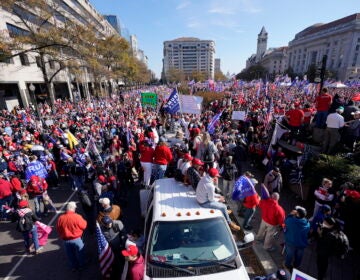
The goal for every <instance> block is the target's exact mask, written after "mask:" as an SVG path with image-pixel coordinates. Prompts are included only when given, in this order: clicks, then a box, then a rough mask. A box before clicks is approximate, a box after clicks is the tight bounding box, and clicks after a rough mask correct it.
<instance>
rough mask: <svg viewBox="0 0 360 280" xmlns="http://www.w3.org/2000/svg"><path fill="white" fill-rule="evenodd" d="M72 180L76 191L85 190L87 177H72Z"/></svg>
mask: <svg viewBox="0 0 360 280" xmlns="http://www.w3.org/2000/svg"><path fill="white" fill-rule="evenodd" d="M70 178H71V179H72V186H73V188H74V189H77V190H78V191H81V190H83V189H84V185H85V176H83V175H81V176H77V175H71V176H70Z"/></svg>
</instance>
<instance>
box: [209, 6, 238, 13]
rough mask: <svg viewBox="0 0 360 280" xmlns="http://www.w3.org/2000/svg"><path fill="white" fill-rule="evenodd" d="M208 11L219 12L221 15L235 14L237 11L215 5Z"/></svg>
mask: <svg viewBox="0 0 360 280" xmlns="http://www.w3.org/2000/svg"><path fill="white" fill-rule="evenodd" d="M208 13H210V14H219V15H234V14H235V11H233V10H231V9H230V8H227V7H213V8H211V9H210V10H208Z"/></svg>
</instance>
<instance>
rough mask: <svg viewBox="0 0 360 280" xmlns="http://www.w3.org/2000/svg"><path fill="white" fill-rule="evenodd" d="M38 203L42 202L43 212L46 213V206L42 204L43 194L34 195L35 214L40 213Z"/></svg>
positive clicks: (38, 214)
mask: <svg viewBox="0 0 360 280" xmlns="http://www.w3.org/2000/svg"><path fill="white" fill-rule="evenodd" d="M40 203H42V204H43V205H44V213H47V211H48V209H47V208H46V206H45V204H44V199H43V196H42V195H37V196H35V197H34V204H35V213H36V215H37V216H40V215H41V214H42V212H41V206H40Z"/></svg>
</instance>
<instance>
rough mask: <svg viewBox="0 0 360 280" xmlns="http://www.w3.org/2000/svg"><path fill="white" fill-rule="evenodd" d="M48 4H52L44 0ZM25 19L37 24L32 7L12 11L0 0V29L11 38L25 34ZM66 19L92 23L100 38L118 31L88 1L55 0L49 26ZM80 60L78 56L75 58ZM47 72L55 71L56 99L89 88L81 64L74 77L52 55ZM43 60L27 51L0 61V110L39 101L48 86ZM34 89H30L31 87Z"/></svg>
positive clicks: (87, 92)
mask: <svg viewBox="0 0 360 280" xmlns="http://www.w3.org/2000/svg"><path fill="white" fill-rule="evenodd" d="M47 3H49V5H52V4H53V3H55V2H54V1H53V0H47ZM16 14H17V15H20V16H21V17H22V18H24V19H26V20H27V21H28V22H29V23H30V24H32V25H34V26H37V25H38V24H39V22H41V21H39V18H38V15H37V13H36V12H35V11H33V9H31V7H28V6H26V3H25V2H24V5H15V6H14V9H13V10H12V11H9V10H5V9H4V8H3V7H2V5H1V1H0V30H2V31H3V32H5V33H6V36H7V37H8V38H9V40H11V35H14V34H20V33H21V34H24V33H25V34H26V32H28V31H26V29H25V27H24V26H22V25H21V22H20V20H19V17H18V16H16ZM67 21H71V22H75V23H78V24H79V25H86V26H89V25H92V26H94V28H95V29H96V31H97V33H98V35H99V37H101V36H102V37H107V36H110V35H114V34H118V33H117V31H116V30H115V29H114V28H113V27H112V26H111V25H110V23H109V22H108V21H106V20H105V19H104V17H103V16H102V15H100V14H99V13H98V12H97V10H96V9H95V8H94V7H93V6H92V5H91V4H90V1H88V0H56V10H55V9H54V10H53V18H51V20H49V21H48V22H46V24H50V25H52V26H54V25H55V26H60V25H64V24H65V23H66V22H67ZM74 59H77V60H79V61H81V59H80V58H77V57H74ZM44 62H45V63H46V64H45V65H46V67H45V69H46V71H47V72H48V74H49V75H52V74H53V73H56V75H55V76H54V78H53V80H52V82H51V88H52V89H53V90H54V95H55V98H63V99H65V98H71V99H72V98H73V95H72V93H73V92H74V91H77V92H79V94H81V95H82V96H83V97H84V96H87V95H88V94H89V92H90V91H91V88H92V87H91V83H92V77H91V73H90V72H88V69H87V67H82V70H81V73H79V74H78V77H77V79H75V76H73V74H71V73H70V72H69V70H68V69H67V68H64V69H61V65H60V63H58V62H54V61H53V60H52V59H51V57H46V60H45V61H44ZM41 64H42V61H41V60H40V57H39V54H38V53H36V52H27V53H24V54H22V55H20V56H15V57H13V58H11V59H8V60H6V61H3V62H0V109H9V108H10V109H11V108H12V107H13V106H15V105H21V106H28V105H29V104H30V103H34V102H35V101H42V100H44V97H45V96H47V94H48V92H47V91H48V88H47V86H46V84H45V81H44V75H43V73H42V71H41V68H40V66H41ZM31 89H33V90H31Z"/></svg>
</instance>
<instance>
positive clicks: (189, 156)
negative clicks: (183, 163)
mask: <svg viewBox="0 0 360 280" xmlns="http://www.w3.org/2000/svg"><path fill="white" fill-rule="evenodd" d="M183 158H184V159H186V160H192V159H193V157H192V156H191V155H190V154H188V153H186V154H184V156H183Z"/></svg>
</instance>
